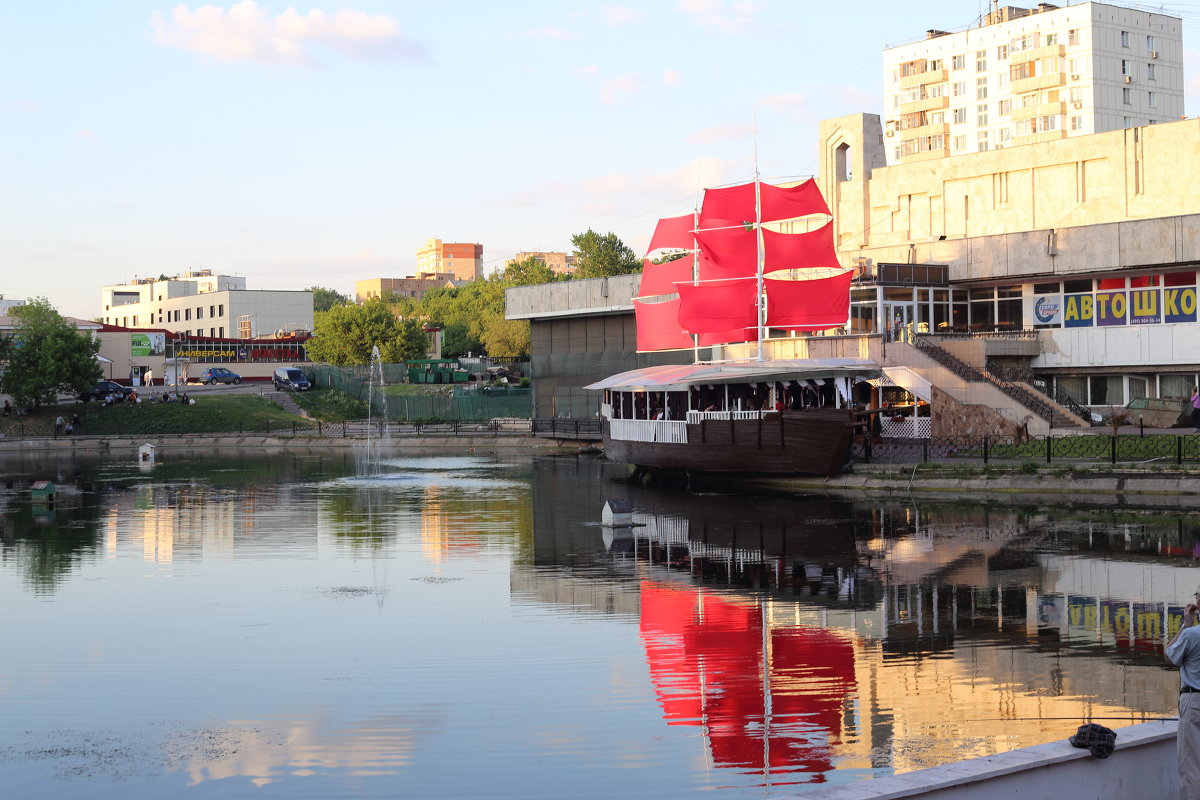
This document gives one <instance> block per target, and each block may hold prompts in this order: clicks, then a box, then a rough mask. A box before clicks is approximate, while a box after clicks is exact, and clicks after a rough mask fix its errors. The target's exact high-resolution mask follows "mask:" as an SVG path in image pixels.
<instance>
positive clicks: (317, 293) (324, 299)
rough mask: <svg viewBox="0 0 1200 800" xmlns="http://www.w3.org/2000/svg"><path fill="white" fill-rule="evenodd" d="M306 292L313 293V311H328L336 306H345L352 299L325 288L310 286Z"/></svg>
mask: <svg viewBox="0 0 1200 800" xmlns="http://www.w3.org/2000/svg"><path fill="white" fill-rule="evenodd" d="M304 291H306V292H312V293H313V311H314V312H316V311H328V310H329V309H331V308H333V307H334V306H340V305H345V304H346V303H349V302H350V298H349V297H348V296H346V295H344V294H342V293H341V292H338V291H335V290H333V289H326V288H325V287H324V286H309V287H308V288H307V289H305V290H304Z"/></svg>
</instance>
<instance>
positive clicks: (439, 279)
mask: <svg viewBox="0 0 1200 800" xmlns="http://www.w3.org/2000/svg"><path fill="white" fill-rule="evenodd" d="M463 283H465V281H459V280H455V278H454V276H453V275H452V274H450V273H446V272H443V273H437V274H435V275H433V276H431V277H422V278H413V277H408V278H368V279H366V280H364V281H355V282H354V302H356V303H365V302H367V301H368V300H378V299H379V298H381V297H384V296H390V295H397V296H399V297H407V298H409V299H411V300H420V299H421V298H422V297H424V296H425V294H426V293H427V292H429V291H430V290H432V289H453V288H454V287H456V286H460V285H462V284H463Z"/></svg>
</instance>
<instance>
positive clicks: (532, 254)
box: [504, 250, 579, 275]
mask: <svg viewBox="0 0 1200 800" xmlns="http://www.w3.org/2000/svg"><path fill="white" fill-rule="evenodd" d="M527 258H533V259H536V260H538V261H540V262H542V263H543V264H545V265H546V266H547V267H549V268H550V271H551V272H553V273H554V274H555V275H572V274H574V272H575V268H576V267H578V266H579V259H578V258H576V257H575V256H573V255H568V254H566V253H559V252H550V251H545V250H522V251H521V252H520V253H517V254H516V255H514V256H513V257H512V258H510V259H508V260H507V261H505V262H504V266H505V267H506V268H507V267H508V266H510V265H512V264H515V263H517V262H518V261H524V260H525V259H527Z"/></svg>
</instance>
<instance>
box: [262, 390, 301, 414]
mask: <svg viewBox="0 0 1200 800" xmlns="http://www.w3.org/2000/svg"><path fill="white" fill-rule="evenodd" d="M263 397H265V398H267V399H268V400H270V401H271V402H272V403H274V404H275V405H277V406H279V407H280V408H282V409H283V410H284V411H286V412H287V413H289V414H295V415H296V416H297V417H305V418H307V417H308V414H307V413H306V412H305V411H304V409H302V408H301V407H300V405H299V404H298V403H297V402H296V398H295V397H293V396H292V393H291V392H263Z"/></svg>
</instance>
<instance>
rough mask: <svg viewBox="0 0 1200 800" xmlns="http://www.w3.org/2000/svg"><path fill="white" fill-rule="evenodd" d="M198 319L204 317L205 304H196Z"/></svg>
mask: <svg viewBox="0 0 1200 800" xmlns="http://www.w3.org/2000/svg"><path fill="white" fill-rule="evenodd" d="M196 319H204V306H196Z"/></svg>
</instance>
